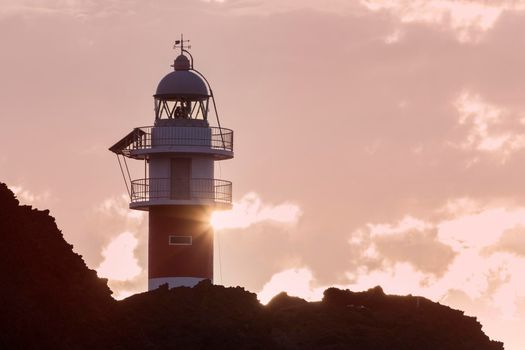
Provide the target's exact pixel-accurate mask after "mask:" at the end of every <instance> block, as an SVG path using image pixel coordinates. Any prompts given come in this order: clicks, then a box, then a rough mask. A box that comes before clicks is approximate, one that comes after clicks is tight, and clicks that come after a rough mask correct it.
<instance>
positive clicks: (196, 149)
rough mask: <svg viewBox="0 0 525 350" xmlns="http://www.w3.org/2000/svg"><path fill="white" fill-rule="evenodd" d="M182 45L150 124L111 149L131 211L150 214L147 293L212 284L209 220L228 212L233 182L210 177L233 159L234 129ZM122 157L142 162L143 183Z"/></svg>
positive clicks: (157, 94)
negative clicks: (225, 124)
mask: <svg viewBox="0 0 525 350" xmlns="http://www.w3.org/2000/svg"><path fill="white" fill-rule="evenodd" d="M186 42H187V41H184V40H183V38H181V40H178V41H177V42H176V48H177V49H179V48H180V55H179V56H178V57H177V58H176V59H175V62H174V64H173V66H172V67H173V71H172V72H170V73H168V74H167V75H166V76H165V77H164V78H162V79H161V80H160V82H159V84H158V86H157V90H156V92H155V95H154V96H153V97H154V102H155V121H154V124H153V126H146V127H137V128H135V129H133V130H132V131H131V132H130V133H129V134H127V135H126V136H124V137H123V138H122V139H121V140H120V141H118V142H117V143H116V144H115V145H113V146H112V147H111V148H110V151H112V152H114V153H115V154H116V155H117V159H118V160H119V165H120V169H121V171H122V175H123V176H124V181H125V182H126V187H127V188H128V191H129V195H130V205H129V206H130V208H131V209H137V210H145V211H148V215H149V236H148V238H149V242H148V289H149V290H152V289H155V288H157V287H159V286H160V285H162V284H166V283H167V284H168V285H169V287H170V288H172V287H178V286H189V287H192V286H194V285H195V284H197V283H198V282H199V281H201V280H203V279H210V280H213V229H212V227H211V225H210V216H211V214H212V212H213V211H214V210H220V209H229V208H231V201H232V184H231V182H229V181H226V180H219V179H216V178H215V173H214V168H215V166H214V163H215V162H216V161H221V160H225V159H231V158H233V131H232V130H229V129H225V128H222V127H221V126H220V122H219V117H218V115H217V108H216V105H215V99H214V97H213V92H212V89H211V87H210V85H209V83H208V81H207V80H206V78H205V77H204V76H203V75H202V74H201V73H200V72H198V71H197V70H195V69H194V68H193V57H192V56H191V54H190V53H189V52H188V50H187V48H185V47H184V45H185V43H186ZM212 115H214V118H210V116H212ZM213 119H214V120H213ZM212 120H213V121H214V122H215V126H212ZM126 158H131V159H136V160H142V161H144V174H143V175H142V176H143V178H139V179H132V178H131V176H130V171H129V168H128V165H127V162H126ZM142 176H141V177H142Z"/></svg>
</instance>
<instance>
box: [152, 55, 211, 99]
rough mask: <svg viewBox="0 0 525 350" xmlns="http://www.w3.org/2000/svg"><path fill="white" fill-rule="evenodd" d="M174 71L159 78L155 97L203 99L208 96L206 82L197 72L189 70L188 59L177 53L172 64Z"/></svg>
mask: <svg viewBox="0 0 525 350" xmlns="http://www.w3.org/2000/svg"><path fill="white" fill-rule="evenodd" d="M173 68H174V69H175V71H173V72H171V73H169V74H167V75H166V76H165V77H164V78H162V79H161V81H160V82H159V85H158V86H157V92H156V93H155V95H154V96H155V97H156V98H158V99H161V100H173V99H177V98H181V97H183V98H190V99H196V100H203V99H206V98H208V97H210V93H209V91H208V87H207V84H206V82H205V81H204V79H203V78H202V77H200V76H199V75H198V74H196V73H194V72H192V71H191V64H190V60H189V59H188V58H187V57H186V56H184V55H182V54H181V55H179V56H178V57H177V58H176V59H175V62H174V64H173Z"/></svg>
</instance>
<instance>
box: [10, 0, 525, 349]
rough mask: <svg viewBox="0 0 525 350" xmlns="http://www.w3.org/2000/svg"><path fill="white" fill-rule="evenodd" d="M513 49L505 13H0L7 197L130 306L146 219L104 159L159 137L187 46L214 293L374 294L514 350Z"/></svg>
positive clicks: (55, 9)
mask: <svg viewBox="0 0 525 350" xmlns="http://www.w3.org/2000/svg"><path fill="white" fill-rule="evenodd" d="M523 32H525V2H524V1H512V0H509V1H505V0H501V1H489V0H484V1H481V0H456V1H452V0H427V1H418V0H413V1H410V0H399V1H394V0H355V1H350V0H303V1H296V0H279V1H277V0H223V1H199V0H178V1H173V0H170V1H168V0H159V1H154V2H153V1H138V0H104V1H102V0H40V1H36V0H0V43H2V47H1V53H2V54H1V55H0V78H1V80H0V81H1V82H0V121H1V123H2V131H3V132H2V137H1V138H0V181H3V182H6V183H7V184H8V185H9V186H10V188H11V189H12V190H13V191H14V192H15V193H16V194H17V196H18V197H19V198H20V200H21V201H22V202H23V203H26V204H31V205H34V206H36V207H38V208H42V209H44V208H49V209H51V214H52V215H53V216H55V217H56V219H57V224H58V226H59V227H60V228H61V229H62V231H63V233H64V237H65V238H66V239H67V240H68V241H69V242H70V243H72V244H73V245H74V249H75V251H76V252H78V253H79V254H81V255H82V256H83V258H84V259H85V261H86V263H87V264H88V266H89V267H90V268H93V269H96V270H97V271H98V274H99V276H101V277H106V278H108V279H109V285H110V287H111V288H112V289H113V291H114V292H115V294H114V296H115V297H116V298H123V297H125V296H128V295H131V294H133V293H136V292H140V291H144V290H145V289H146V288H147V281H146V271H147V257H146V247H147V216H146V215H145V214H144V213H143V212H140V211H131V210H129V209H128V200H129V199H128V198H127V197H126V196H127V195H126V194H125V186H124V183H123V180H122V177H121V175H120V171H119V168H118V163H117V162H116V159H115V156H114V154H112V153H111V152H109V151H108V150H107V149H108V147H110V146H111V145H113V144H114V143H115V142H116V141H118V140H119V139H120V138H121V137H122V136H124V135H125V134H126V133H128V132H129V131H130V130H131V129H132V128H134V127H138V126H145V125H151V124H152V123H153V121H154V115H153V99H152V95H153V93H154V91H155V89H156V85H157V83H158V82H159V81H160V79H161V78H162V77H163V76H164V75H165V74H167V73H168V72H169V71H170V70H171V68H170V64H171V63H172V61H173V59H174V57H175V55H176V52H175V51H174V50H172V46H173V42H174V40H176V39H177V38H178V37H179V36H180V33H184V35H185V37H186V38H188V39H190V40H191V45H192V48H191V52H192V54H193V56H194V57H195V67H196V68H197V69H198V70H199V71H201V72H202V73H203V74H204V75H205V76H206V77H207V79H208V80H209V81H210V83H211V84H212V87H213V90H214V93H215V97H216V100H217V103H218V108H219V113H220V118H221V124H222V125H223V126H225V127H227V128H231V129H233V130H234V131H235V158H234V159H233V160H228V161H224V162H221V164H220V165H217V167H216V177H217V178H222V179H227V180H231V181H232V182H233V186H234V187H233V190H234V195H233V197H234V206H233V209H232V211H230V212H221V213H216V214H215V216H214V224H215V227H216V239H215V283H218V284H224V285H228V286H236V285H240V286H243V287H245V288H246V289H247V290H250V291H253V292H256V293H258V296H259V299H260V300H261V301H262V302H267V301H268V300H269V299H270V298H271V297H272V296H273V295H275V294H277V293H278V292H279V291H281V290H285V291H287V292H288V293H289V294H291V295H298V296H301V297H303V298H306V299H308V300H318V299H320V298H322V292H323V290H324V289H326V288H327V287H328V286H338V287H341V288H348V289H351V290H366V289H368V288H371V287H374V286H376V285H381V286H382V287H383V289H384V290H385V291H386V292H387V293H392V294H413V295H423V296H425V297H428V298H430V299H432V300H434V301H436V302H440V303H442V304H446V305H449V306H451V307H454V308H459V309H462V310H464V311H465V312H466V314H468V315H472V316H476V317H477V318H478V319H479V320H480V322H481V323H482V324H483V330H484V331H485V332H486V333H487V334H488V335H489V336H490V337H491V338H493V339H496V340H501V341H504V342H505V345H506V349H510V350H519V349H523V348H525V337H523V335H522V334H521V333H522V330H523V329H524V328H525V280H524V277H523V272H524V271H525V187H524V186H523V180H522V179H523V175H524V171H525V81H524V79H523V77H524V76H525V74H524V73H525V65H524V64H523V62H525V37H524V36H523V35H521V33H523ZM132 170H137V169H132ZM136 177H140V171H139V172H138V174H137V175H136Z"/></svg>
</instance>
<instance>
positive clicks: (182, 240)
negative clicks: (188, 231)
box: [169, 236, 191, 245]
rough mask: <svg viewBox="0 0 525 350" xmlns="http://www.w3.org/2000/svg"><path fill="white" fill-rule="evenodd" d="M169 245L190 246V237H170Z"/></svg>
mask: <svg viewBox="0 0 525 350" xmlns="http://www.w3.org/2000/svg"><path fill="white" fill-rule="evenodd" d="M169 244H170V245H191V236H170V237H169Z"/></svg>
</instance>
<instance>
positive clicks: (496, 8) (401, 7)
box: [361, 0, 525, 41]
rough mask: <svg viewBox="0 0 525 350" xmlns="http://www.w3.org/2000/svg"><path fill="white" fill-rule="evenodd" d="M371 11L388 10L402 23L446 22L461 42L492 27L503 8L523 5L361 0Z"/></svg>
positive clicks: (453, 0) (475, 0)
mask: <svg viewBox="0 0 525 350" xmlns="http://www.w3.org/2000/svg"><path fill="white" fill-rule="evenodd" d="M361 3H362V4H363V5H364V6H366V7H367V8H368V9H370V10H371V11H388V12H390V13H392V14H393V15H394V16H396V17H398V18H399V19H400V20H401V22H404V23H413V22H419V23H428V24H434V25H445V26H447V27H449V28H450V29H452V30H454V31H455V32H457V37H458V39H459V40H460V41H470V40H473V39H475V38H476V35H475V34H476V33H480V32H481V33H482V32H485V31H487V30H489V29H491V28H492V27H493V26H494V24H495V23H496V22H497V21H498V19H499V18H500V16H501V15H502V14H503V13H504V12H505V11H510V10H514V11H522V10H524V9H525V4H523V3H522V2H519V1H514V0H508V1H505V0H502V1H481V0H361Z"/></svg>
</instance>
